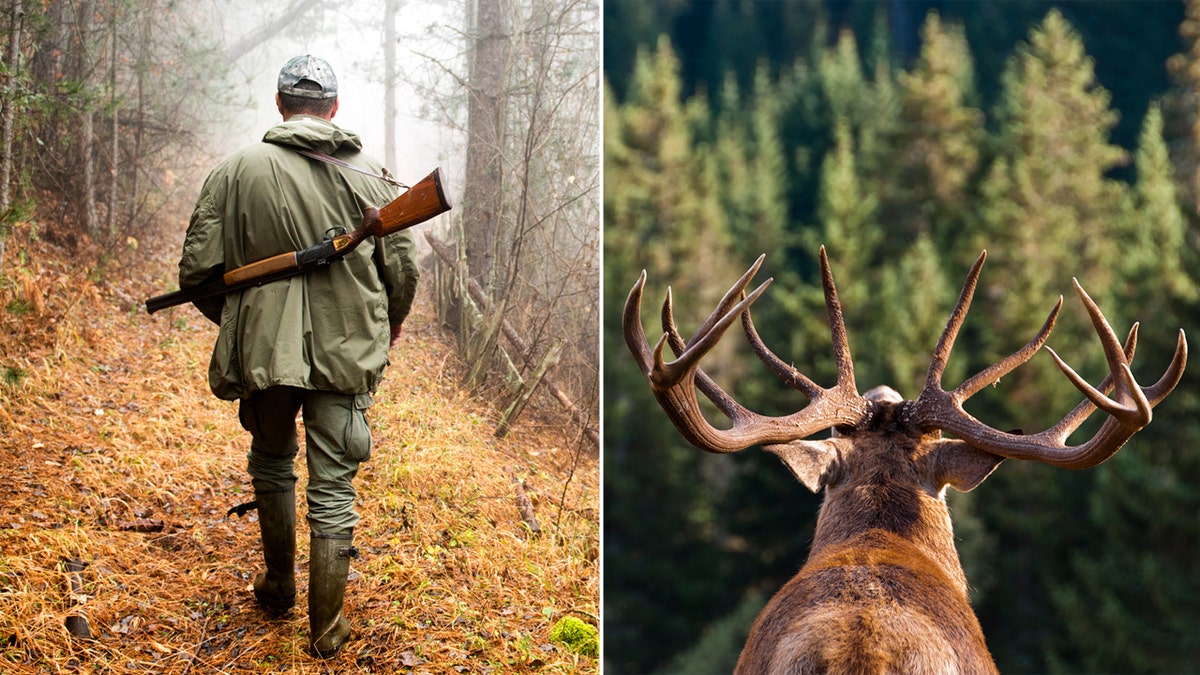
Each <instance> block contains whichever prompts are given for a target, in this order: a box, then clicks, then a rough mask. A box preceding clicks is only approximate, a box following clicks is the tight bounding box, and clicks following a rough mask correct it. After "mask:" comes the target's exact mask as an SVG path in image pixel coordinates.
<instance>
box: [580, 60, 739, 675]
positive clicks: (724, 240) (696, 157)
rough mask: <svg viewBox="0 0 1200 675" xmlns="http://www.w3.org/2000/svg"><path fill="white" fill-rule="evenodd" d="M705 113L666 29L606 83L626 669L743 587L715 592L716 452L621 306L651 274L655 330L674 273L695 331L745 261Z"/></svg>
mask: <svg viewBox="0 0 1200 675" xmlns="http://www.w3.org/2000/svg"><path fill="white" fill-rule="evenodd" d="M707 115H708V107H707V104H706V103H704V102H703V101H702V100H696V99H693V100H691V101H689V102H686V103H685V102H683V101H682V100H681V94H680V81H679V63H678V60H677V59H676V58H675V56H674V52H673V50H672V49H671V46H670V44H669V43H668V42H667V41H665V40H663V41H661V42H660V43H659V46H658V49H657V50H656V51H655V53H654V54H648V53H643V54H641V55H639V57H638V59H637V64H636V66H635V68H634V75H633V78H632V80H631V84H630V89H629V92H628V95H627V97H626V102H625V103H624V104H623V105H620V106H618V105H617V104H616V103H615V101H614V98H613V96H612V94H611V91H610V92H608V93H607V96H606V109H605V125H606V129H605V139H604V142H605V196H604V203H605V209H604V219H605V231H606V236H605V277H604V279H605V282H604V284H605V298H606V302H605V327H606V331H605V353H606V355H607V358H606V359H605V363H604V383H605V409H604V416H605V429H606V442H605V454H604V461H605V475H606V478H605V486H604V490H605V504H606V506H605V509H606V513H605V526H604V527H605V546H606V565H605V575H606V583H607V584H609V588H616V589H623V590H624V592H622V593H611V594H609V595H608V596H607V598H606V602H605V643H606V654H608V655H609V659H610V665H612V666H614V667H615V668H616V669H618V670H620V671H623V672H648V671H650V670H651V669H652V668H653V666H654V664H655V663H656V662H658V661H660V660H662V659H665V658H666V657H668V656H670V655H671V654H672V653H674V652H676V651H679V650H680V649H683V648H684V647H685V646H687V645H688V644H689V643H690V641H691V640H692V639H693V638H694V635H695V634H696V633H698V632H699V626H698V622H702V621H706V620H707V619H708V618H709V617H712V616H714V615H716V614H719V613H720V611H721V610H720V609H719V607H720V606H721V605H722V603H724V604H727V605H732V604H734V603H735V602H736V595H735V593H736V591H735V590H734V589H732V588H731V589H730V590H729V591H728V592H724V593H723V592H721V591H720V590H717V591H714V588H717V589H719V588H721V575H722V573H723V572H722V562H721V560H720V558H719V557H718V556H716V555H715V554H716V548H715V547H714V546H713V543H712V537H713V530H714V525H713V520H714V510H715V507H714V501H715V499H716V493H717V490H715V489H714V488H713V486H712V484H711V483H710V482H709V481H708V480H707V479H706V476H707V472H708V471H710V469H709V468H708V467H709V466H710V463H711V462H712V461H713V460H714V459H717V458H710V457H705V456H703V453H701V452H700V451H698V450H696V449H694V448H692V447H691V446H689V445H687V444H686V443H684V442H683V441H682V440H681V439H680V438H679V435H678V434H677V433H676V432H675V430H674V428H673V427H672V426H671V423H670V422H669V421H668V420H667V418H666V417H665V416H664V415H663V414H662V413H661V411H659V409H658V405H657V403H655V402H654V400H653V398H652V396H651V394H650V390H649V387H648V386H647V384H646V382H645V379H644V378H643V377H642V375H641V374H639V373H638V372H637V368H636V366H635V364H634V361H633V359H632V357H630V355H629V352H628V349H627V348H626V346H625V344H624V342H623V339H622V337H621V307H622V305H623V304H624V301H625V297H626V294H627V293H628V292H629V289H630V287H631V286H632V285H633V283H634V281H635V280H636V279H637V275H638V273H639V272H640V270H643V269H645V270H647V271H648V274H649V279H650V282H649V283H648V288H647V289H646V296H645V303H644V307H643V318H644V319H645V323H646V324H647V325H648V328H647V334H648V335H649V336H650V339H651V340H654V339H656V336H657V335H658V334H660V331H659V329H658V328H657V327H656V316H657V303H658V302H659V299H660V298H661V297H662V295H663V286H664V284H666V283H671V284H673V285H675V288H676V289H677V291H678V292H677V294H676V295H677V305H676V308H677V311H678V314H679V322H680V324H681V330H684V331H687V330H688V326H689V325H692V326H694V325H695V323H696V322H695V321H691V319H692V317H694V316H695V315H696V314H697V313H699V312H704V313H707V312H708V311H710V310H711V308H712V307H714V306H715V305H716V302H717V300H718V299H719V297H720V295H721V294H722V293H723V292H724V291H725V290H726V288H728V286H727V284H729V283H732V281H733V280H734V279H736V278H737V276H738V275H739V274H740V271H733V270H732V268H731V267H730V265H729V264H728V263H727V259H728V249H729V243H728V235H727V233H726V232H725V230H724V228H725V220H724V219H723V218H722V217H721V211H720V209H719V207H718V201H717V194H718V190H717V189H716V171H715V161H714V159H713V157H712V152H711V151H709V150H708V149H706V148H703V147H696V145H695V142H696V137H697V129H702V128H704V126H705V125H706V124H708V120H707ZM693 309H694V310H695V311H692V310H693ZM719 349H720V348H719ZM722 361H723V359H722V358H721V357H719V356H714V357H713V358H712V362H713V363H714V365H717V364H720V363H721V362H722ZM706 363H708V362H707V361H706ZM710 370H711V372H713V373H714V374H716V375H719V374H720V373H721V369H720V367H719V365H717V367H713V368H711V369H710ZM701 580H703V581H701ZM710 584H713V586H712V587H710ZM696 617H702V619H697V618H696Z"/></svg>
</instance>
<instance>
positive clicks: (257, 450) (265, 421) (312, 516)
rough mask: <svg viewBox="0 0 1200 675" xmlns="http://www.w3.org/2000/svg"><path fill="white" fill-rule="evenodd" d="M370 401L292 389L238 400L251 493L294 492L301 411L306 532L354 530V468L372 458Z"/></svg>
mask: <svg viewBox="0 0 1200 675" xmlns="http://www.w3.org/2000/svg"><path fill="white" fill-rule="evenodd" d="M371 403H372V398H371V395H370V394H358V395H353V394H334V393H330V392H323V391H312V390H308V389H298V388H296V387H272V388H270V389H265V390H263V391H256V392H254V393H253V394H252V395H251V396H250V397H249V398H244V399H242V401H241V408H240V409H239V411H238V416H239V418H240V419H241V422H242V426H243V427H244V428H245V429H246V431H249V432H250V436H251V439H252V440H251V443H250V456H249V463H248V467H247V469H248V471H249V473H250V479H251V483H252V484H253V485H254V492H255V494H266V493H271V492H289V491H292V490H294V489H295V484H296V471H295V466H294V465H295V459H296V454H297V453H298V452H299V450H300V445H299V442H298V440H297V431H296V415H297V414H298V413H300V412H301V411H302V412H303V419H304V441H305V442H304V446H305V462H306V463H307V465H308V488H307V490H306V494H307V496H308V524H309V528H310V529H311V530H312V531H313V532H316V533H318V534H325V535H331V534H332V535H336V534H345V533H347V532H349V531H350V530H351V529H353V528H354V526H355V525H356V524H357V523H358V513H357V512H355V510H354V499H355V496H356V495H355V492H354V485H353V484H352V481H353V480H354V476H355V475H356V474H357V473H358V465H359V464H361V463H362V462H365V461H367V460H368V459H370V457H371V430H370V428H369V427H368V426H367V417H366V409H367V408H368V407H369V406H370V405H371Z"/></svg>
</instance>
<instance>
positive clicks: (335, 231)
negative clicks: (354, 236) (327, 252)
mask: <svg viewBox="0 0 1200 675" xmlns="http://www.w3.org/2000/svg"><path fill="white" fill-rule="evenodd" d="M343 234H346V228H344V227H342V226H340V225H339V226H337V227H331V228H329V229H328V230H325V241H330V240H332V239H333V238H334V237H340V236H342V235H343Z"/></svg>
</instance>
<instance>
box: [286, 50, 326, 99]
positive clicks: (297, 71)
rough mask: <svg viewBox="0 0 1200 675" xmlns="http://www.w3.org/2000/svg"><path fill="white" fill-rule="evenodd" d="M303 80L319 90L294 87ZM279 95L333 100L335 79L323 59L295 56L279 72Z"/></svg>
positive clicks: (306, 55)
mask: <svg viewBox="0 0 1200 675" xmlns="http://www.w3.org/2000/svg"><path fill="white" fill-rule="evenodd" d="M305 80H307V81H309V82H312V83H313V84H316V85H318V86H319V87H320V89H319V90H317V89H311V88H309V89H303V88H299V87H297V86H296V85H298V84H300V82H302V81H305ZM279 93H281V94H289V95H291V96H299V97H301V98H334V97H336V96H337V77H336V76H335V75H334V74H333V68H331V67H330V66H329V63H328V62H327V61H326V60H325V59H322V58H319V57H316V56H310V55H308V54H305V55H304V56H297V57H295V58H293V59H292V60H290V61H288V62H287V63H286V64H284V66H283V70H280V71H279Z"/></svg>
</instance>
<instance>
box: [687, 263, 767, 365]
mask: <svg viewBox="0 0 1200 675" xmlns="http://www.w3.org/2000/svg"><path fill="white" fill-rule="evenodd" d="M766 258H767V256H766V254H763V255H760V256H758V260H755V261H754V264H753V265H751V266H750V269H748V270H746V272H745V274H743V275H742V276H741V278H739V279H738V280H737V281H736V282H735V283H734V284H733V285H732V286H730V287H729V290H728V291H726V292H725V295H724V296H722V297H721V301H720V302H718V303H717V308H716V309H714V310H713V312H712V314H710V315H709V316H708V318H707V319H705V321H704V323H702V324H700V327H699V328H697V329H696V332H695V334H693V335H692V339H691V340H688V342H687V343H688V344H689V345H690V344H691V343H693V342H695V341H696V338H697V337H698V336H700V335H704V334H706V333H708V332H709V331H711V330H712V327H713V325H714V324H716V322H717V321H719V320H720V319H721V317H723V316H725V315H726V314H727V313H728V312H729V308H730V307H732V306H733V305H734V304H736V303H738V302H739V301H740V300H741V298H742V297H743V294H744V293H745V291H746V286H749V285H750V280H751V279H753V278H754V275H756V274H758V270H759V268H760V267H762V264H763V261H764V260H766ZM771 281H773V279H768V280H767V281H766V283H768V284H769V283H771ZM670 292H671V289H670V288H668V289H667V293H668V295H669V294H670ZM664 309H665V308H664ZM663 328H664V329H665V328H666V316H665V315H664V317H663ZM677 351H678V350H677Z"/></svg>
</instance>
